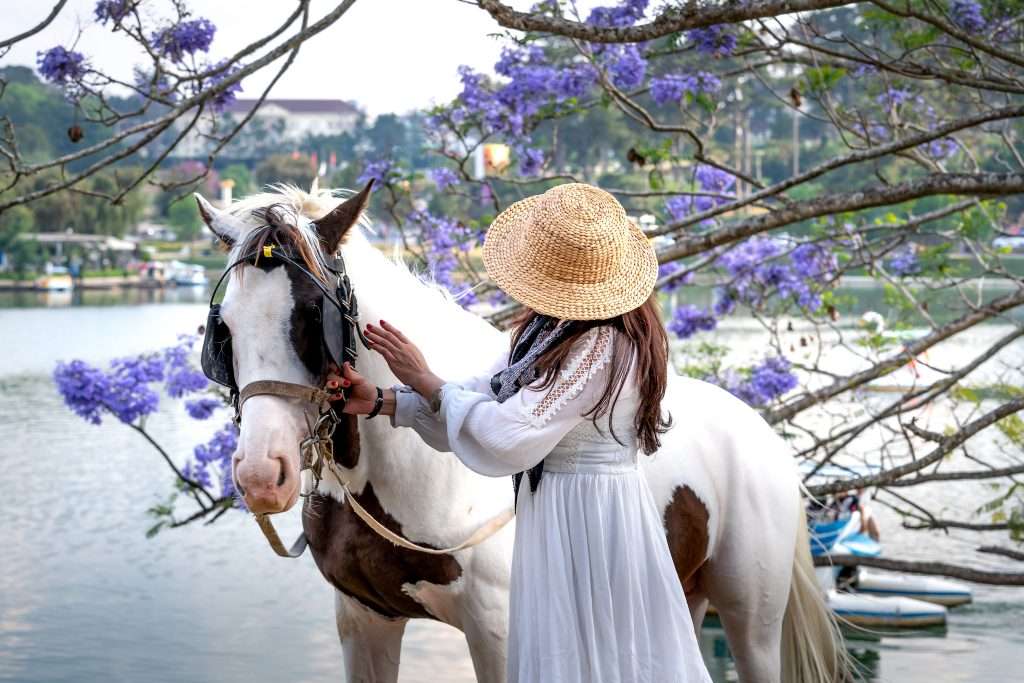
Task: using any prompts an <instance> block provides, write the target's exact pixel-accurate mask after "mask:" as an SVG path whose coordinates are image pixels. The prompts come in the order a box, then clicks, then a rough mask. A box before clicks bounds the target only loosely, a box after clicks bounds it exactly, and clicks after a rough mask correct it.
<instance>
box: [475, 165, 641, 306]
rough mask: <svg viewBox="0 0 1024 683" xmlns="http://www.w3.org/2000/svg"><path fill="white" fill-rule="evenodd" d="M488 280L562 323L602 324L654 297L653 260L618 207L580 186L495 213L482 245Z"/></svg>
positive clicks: (560, 189)
mask: <svg viewBox="0 0 1024 683" xmlns="http://www.w3.org/2000/svg"><path fill="white" fill-rule="evenodd" d="M484 267H486V268H487V274H488V275H490V277H491V279H492V280H494V281H495V282H496V283H497V284H498V286H499V287H501V288H502V289H503V290H505V292H506V293H508V294H509V296H511V297H512V298H514V299H515V300H516V301H519V302H520V303H522V304H524V305H526V306H529V307H530V308H532V309H533V310H535V311H537V312H538V313H543V314H544V315H550V316H553V317H555V318H559V319H566V320H604V319H606V318H613V317H615V316H617V315H621V314H622V313H626V312H628V311H631V310H633V309H634V308H636V307H637V306H640V305H641V304H643V303H644V302H645V301H647V298H648V297H649V296H650V295H651V292H653V291H654V283H655V282H656V281H657V279H658V259H657V256H655V253H654V247H652V246H651V243H650V242H649V241H648V240H647V237H646V236H644V234H643V232H642V231H641V230H640V228H638V227H637V226H636V225H634V224H633V222H632V221H630V220H629V219H628V218H627V217H626V212H625V210H624V209H623V208H622V205H621V204H619V202H618V201H617V200H616V199H615V197H613V196H611V195H610V194H608V193H607V192H605V191H604V190H602V189H600V188H597V187H594V186H592V185H586V184H583V183H568V184H565V185H559V186H557V187H553V188H551V189H550V190H548V191H547V192H545V193H544V194H540V195H535V196H533V197H527V198H526V199H523V200H521V201H518V202H516V203H515V204H512V205H511V206H509V207H508V208H507V209H505V210H504V211H502V212H501V213H500V214H499V215H498V217H497V218H496V219H494V222H493V223H492V224H491V227H490V229H489V230H488V231H487V237H486V239H485V240H484Z"/></svg>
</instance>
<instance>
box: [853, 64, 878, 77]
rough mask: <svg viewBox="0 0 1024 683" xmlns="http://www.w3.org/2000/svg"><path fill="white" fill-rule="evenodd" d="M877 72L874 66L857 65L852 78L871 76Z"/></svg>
mask: <svg viewBox="0 0 1024 683" xmlns="http://www.w3.org/2000/svg"><path fill="white" fill-rule="evenodd" d="M877 72H878V68H877V67H876V66H875V65H874V64H858V65H857V68H855V69H854V70H853V74H852V75H853V77H854V78H862V77H864V76H873V75H874V74H876V73H877Z"/></svg>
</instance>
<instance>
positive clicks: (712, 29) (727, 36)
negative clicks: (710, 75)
mask: <svg viewBox="0 0 1024 683" xmlns="http://www.w3.org/2000/svg"><path fill="white" fill-rule="evenodd" d="M686 37H687V38H689V39H690V40H691V41H692V42H693V43H694V44H695V45H696V47H697V51H698V52H702V53H704V54H707V55H714V56H718V57H728V56H729V55H731V54H732V51H733V50H734V49H736V36H734V35H733V34H732V33H730V32H729V31H728V29H727V27H726V26H725V25H724V24H715V25H714V26H708V27H707V28H695V29H691V30H690V31H687V33H686Z"/></svg>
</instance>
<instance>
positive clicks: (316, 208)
mask: <svg viewBox="0 0 1024 683" xmlns="http://www.w3.org/2000/svg"><path fill="white" fill-rule="evenodd" d="M350 194H352V193H351V192H349V191H347V190H327V189H325V190H320V189H317V188H315V187H314V188H313V189H312V190H310V191H309V192H307V191H305V190H302V189H300V188H298V187H296V186H295V185H291V184H288V183H278V184H276V185H271V186H269V187H268V191H266V192H258V193H256V194H251V195H248V196H247V197H245V198H244V199H240V200H237V201H235V202H234V203H233V204H232V205H231V206H230V207H229V209H228V211H230V212H231V214H233V215H234V216H236V217H237V218H240V219H241V220H242V221H243V223H244V224H245V225H246V226H247V227H248V230H247V231H245V232H244V233H243V234H242V235H240V236H239V238H238V239H237V240H236V242H235V246H234V247H233V248H232V249H231V255H230V257H231V261H232V262H234V261H235V260H237V259H238V258H239V257H241V256H242V255H243V254H248V253H251V252H253V251H255V250H259V249H261V248H262V247H263V244H264V243H265V242H266V240H267V238H268V236H269V234H270V230H269V227H268V221H267V219H266V210H267V209H269V208H270V207H272V206H281V207H284V208H285V209H287V210H289V211H290V212H292V213H294V214H295V215H296V216H301V217H303V218H304V219H306V220H304V221H299V222H298V224H297V225H296V226H294V227H291V228H289V229H287V230H286V231H285V233H284V234H282V230H281V229H280V228H278V229H277V230H276V231H275V236H276V237H277V238H278V239H280V238H282V237H283V238H285V240H286V241H288V242H290V243H291V246H293V247H295V249H296V251H297V254H298V256H300V257H301V258H302V261H303V263H304V264H305V266H306V269H307V270H309V271H310V272H311V273H314V274H315V275H317V276H318V277H320V278H321V280H324V281H326V273H327V263H326V262H325V259H324V253H323V249H322V244H321V242H320V237H319V235H317V233H316V229H315V228H314V227H313V224H312V221H314V220H317V219H319V218H322V217H324V216H325V215H327V214H328V213H329V212H330V211H331V210H332V209H334V208H335V207H336V206H337V205H338V204H340V203H341V202H342V201H344V200H345V199H346V198H347V197H348V196H349V195H350ZM366 220H367V219H366V218H363V219H361V222H363V223H364V224H365V223H366Z"/></svg>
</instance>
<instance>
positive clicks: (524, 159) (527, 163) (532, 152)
mask: <svg viewBox="0 0 1024 683" xmlns="http://www.w3.org/2000/svg"><path fill="white" fill-rule="evenodd" d="M516 153H517V154H518V156H519V173H520V175H527V176H530V175H537V174H539V173H540V171H541V168H542V167H543V166H544V153H543V152H541V151H540V150H539V149H530V148H526V149H522V148H520V149H517V150H516Z"/></svg>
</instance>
